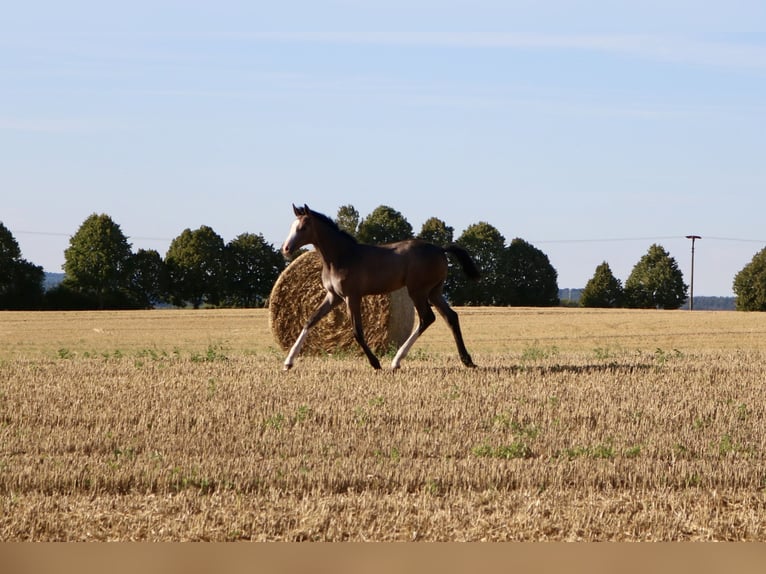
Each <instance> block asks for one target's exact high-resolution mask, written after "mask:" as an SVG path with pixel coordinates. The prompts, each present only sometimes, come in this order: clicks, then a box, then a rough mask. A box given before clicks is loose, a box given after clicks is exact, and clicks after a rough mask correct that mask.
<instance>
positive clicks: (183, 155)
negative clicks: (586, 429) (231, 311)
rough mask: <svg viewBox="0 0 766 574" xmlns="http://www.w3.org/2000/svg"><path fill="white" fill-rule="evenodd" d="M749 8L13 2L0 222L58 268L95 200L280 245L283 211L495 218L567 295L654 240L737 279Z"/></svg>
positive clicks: (748, 198) (754, 26) (757, 104)
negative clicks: (532, 251) (527, 246)
mask: <svg viewBox="0 0 766 574" xmlns="http://www.w3.org/2000/svg"><path fill="white" fill-rule="evenodd" d="M765 151H766V3H764V2H762V1H760V0H758V1H738V0H726V1H721V2H712V1H711V2H699V1H685V0H682V1H672V0H662V1H655V0H643V1H640V2H638V1H636V2H627V1H626V2H614V1H613V0H603V1H595V0H594V1H583V2H579V1H575V0H571V1H565V0H551V1H546V2H540V1H536V0H535V1H532V0H529V1H526V0H522V1H512V0H506V1H482V0H471V1H468V0H439V1H431V0H426V1H417V0H408V1H406V2H404V1H400V0H387V1H386V2H377V1H361V0H338V1H335V2H333V1H321V0H316V1H303V2H301V1H292V0H284V1H280V2H273V1H268V2H266V1H257V0H256V1H241V2H231V1H227V0H218V1H216V2H201V1H195V0H186V1H175V2H163V1H159V0H153V1H151V2H146V1H143V0H133V1H132V2H119V3H118V2H102V1H98V2H95V1H94V2H83V1H77V0H73V1H68V2H58V1H57V2H37V1H34V0H30V1H29V2H13V3H9V4H8V5H7V6H5V7H4V8H3V17H2V19H1V20H0V198H1V201H0V222H2V223H3V224H4V225H5V226H6V227H7V228H8V229H10V230H11V232H12V233H13V235H14V237H15V238H16V240H17V241H18V243H19V246H20V247H21V250H22V256H23V257H24V258H25V259H27V260H28V261H31V262H33V263H35V264H37V265H41V266H43V267H44V269H45V270H46V271H50V272H61V270H62V265H63V263H64V251H65V249H66V248H67V247H68V245H69V238H70V237H71V236H72V235H73V234H74V233H75V232H76V231H77V229H78V228H79V226H80V225H81V224H82V223H83V222H84V221H85V219H86V218H87V217H88V216H89V215H91V214H93V213H99V214H100V213H105V214H107V215H109V216H110V217H111V218H112V219H113V220H114V222H115V223H117V224H118V225H119V226H120V228H121V229H122V231H123V233H124V234H125V235H126V236H127V237H128V239H129V241H130V243H131V244H132V246H133V249H134V250H138V249H140V248H143V249H155V250H157V251H158V252H159V253H160V254H161V255H163V256H164V255H165V253H166V251H167V249H168V247H169V245H170V242H171V241H172V239H173V238H175V237H177V236H178V235H180V233H181V232H182V231H183V230H184V229H187V228H188V229H196V228H198V227H200V226H201V225H208V226H210V227H212V228H213V229H214V230H215V231H216V232H217V233H218V234H219V235H220V236H221V237H223V239H224V240H225V241H230V240H231V239H233V238H235V237H236V236H237V235H239V234H241V233H260V234H262V235H263V236H264V237H265V238H266V240H267V241H269V242H271V243H272V244H273V245H274V246H275V247H279V245H280V244H281V242H282V241H283V240H284V238H285V236H286V234H287V231H288V229H289V227H290V224H291V223H292V219H293V214H292V208H291V204H292V203H296V204H299V205H302V204H308V205H309V206H310V207H311V208H313V209H315V210H317V211H320V212H323V213H326V214H328V215H330V216H334V215H335V214H336V213H337V210H338V208H339V207H340V206H342V205H348V204H350V205H353V206H354V207H355V208H356V209H357V210H358V211H359V212H360V214H361V215H362V217H364V216H366V215H368V214H369V213H370V212H372V210H374V209H375V208H376V207H378V206H380V205H387V206H390V207H393V208H394V209H396V210H398V211H400V212H401V213H402V214H403V215H404V216H405V217H406V218H407V220H408V221H409V222H410V223H411V224H412V226H413V228H414V230H415V231H416V232H417V231H419V229H420V226H421V225H422V224H423V222H424V221H425V220H427V219H428V218H430V217H438V218H440V219H442V220H444V221H445V222H446V223H447V224H448V225H450V226H452V227H453V228H454V229H455V236H456V237H458V236H459V235H460V234H461V233H462V231H463V230H465V229H466V228H467V227H468V226H469V225H471V224H474V223H478V222H488V223H490V224H492V225H493V226H495V227H496V228H497V229H498V230H499V231H500V233H502V235H503V236H504V237H505V238H506V240H507V242H508V243H510V241H511V240H512V239H514V238H516V237H520V238H522V239H524V240H526V241H528V242H530V243H532V244H533V245H535V246H536V247H537V248H539V249H541V250H542V251H543V252H544V253H545V254H546V255H547V256H548V258H549V259H550V261H551V264H552V265H553V267H554V268H555V269H556V270H557V272H558V283H559V287H561V288H578V287H583V286H584V285H585V284H586V283H587V281H588V279H590V278H591V277H592V276H593V274H594V272H595V269H596V267H597V266H598V265H599V264H600V263H602V262H603V261H606V262H607V263H609V265H610V267H611V269H612V271H613V273H614V275H615V276H616V277H617V278H618V279H621V280H622V281H623V282H624V281H625V280H626V279H627V277H628V276H629V275H630V272H631V270H632V268H633V266H634V265H635V264H636V263H637V262H638V261H639V259H640V258H641V257H642V256H643V255H644V254H646V252H647V251H648V249H649V247H650V246H651V245H652V244H654V243H658V244H660V245H662V246H663V247H664V248H665V249H666V250H667V251H668V252H669V253H670V254H671V255H672V256H673V257H674V258H675V259H676V261H677V262H678V265H679V267H680V269H681V270H682V271H683V273H684V279H685V282H686V283H687V284H688V283H690V281H691V277H690V267H691V242H690V240H688V239H686V236H687V235H692V234H694V235H699V236H701V237H702V239H700V240H698V241H696V244H695V248H696V249H695V260H694V265H695V270H694V273H695V275H694V293H695V295H710V296H731V295H733V291H732V281H733V278H734V276H735V275H736V273H737V272H738V271H739V270H740V269H742V268H743V267H744V266H745V265H747V264H748V263H749V262H750V261H751V259H752V258H753V256H754V255H755V254H756V253H758V252H759V251H760V250H761V249H763V248H764V247H766V226H765V225H764V221H765V220H766V217H765V216H764V214H766V193H765V192H766V161H765V159H766V158H765V157H764V155H765V154H764V152H765Z"/></svg>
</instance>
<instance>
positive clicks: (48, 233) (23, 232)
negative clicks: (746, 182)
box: [13, 230, 766, 243]
mask: <svg viewBox="0 0 766 574" xmlns="http://www.w3.org/2000/svg"><path fill="white" fill-rule="evenodd" d="M13 233H14V235H41V236H49V237H72V234H71V233H60V232H56V231H29V230H17V231H14V232H13ZM127 238H128V239H136V240H138V241H172V240H173V239H172V238H170V237H143V236H137V235H128V236H127ZM670 239H684V236H683V235H661V236H656V237H602V238H589V239H571V238H570V239H538V240H534V241H531V242H530V243H625V242H629V241H667V240H670ZM705 240H706V241H731V242H737V243H766V239H749V238H744V237H715V236H711V235H705Z"/></svg>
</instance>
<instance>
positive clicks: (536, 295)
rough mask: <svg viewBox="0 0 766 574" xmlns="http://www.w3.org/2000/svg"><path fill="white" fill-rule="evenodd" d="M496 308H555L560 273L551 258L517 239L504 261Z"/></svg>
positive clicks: (511, 245) (510, 246)
mask: <svg viewBox="0 0 766 574" xmlns="http://www.w3.org/2000/svg"><path fill="white" fill-rule="evenodd" d="M501 263H502V267H501V269H500V273H499V277H498V283H497V285H498V286H497V291H496V294H495V297H494V299H495V301H496V303H495V304H496V305H519V306H529V307H552V306H555V305H558V304H559V286H558V273H557V272H556V270H555V269H554V268H553V265H551V262H550V260H549V259H548V256H547V255H546V254H545V253H543V252H542V251H540V250H539V249H538V248H537V247H535V246H534V245H532V244H530V243H527V242H526V241H524V240H523V239H519V238H518V237H517V238H516V239H514V240H513V241H511V244H510V245H509V246H508V248H507V249H506V250H505V253H504V255H503V258H502V259H501Z"/></svg>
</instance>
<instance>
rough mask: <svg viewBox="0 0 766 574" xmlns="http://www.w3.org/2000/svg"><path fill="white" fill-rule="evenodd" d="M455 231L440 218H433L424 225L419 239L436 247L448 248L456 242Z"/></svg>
mask: <svg viewBox="0 0 766 574" xmlns="http://www.w3.org/2000/svg"><path fill="white" fill-rule="evenodd" d="M454 233H455V229H454V228H452V227H450V226H449V225H447V224H446V223H445V222H444V221H442V220H441V219H439V218H438V217H431V218H429V219H427V220H426V221H425V223H423V227H421V228H420V233H418V239H422V240H423V241H428V242H429V243H433V244H434V245H441V246H442V247H446V246H447V245H449V244H450V243H452V242H453V241H454V239H453V236H454Z"/></svg>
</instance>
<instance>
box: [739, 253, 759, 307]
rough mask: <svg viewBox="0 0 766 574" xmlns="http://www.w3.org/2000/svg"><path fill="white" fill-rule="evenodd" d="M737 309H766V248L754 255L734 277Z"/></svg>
mask: <svg viewBox="0 0 766 574" xmlns="http://www.w3.org/2000/svg"><path fill="white" fill-rule="evenodd" d="M733 289H734V294H735V295H736V296H737V311H766V249H762V250H761V251H759V252H758V253H756V254H755V255H754V256H753V259H752V260H751V261H750V263H748V264H747V265H745V266H744V267H743V268H742V269H741V270H740V272H739V273H737V275H736V276H735V277H734V284H733Z"/></svg>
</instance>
